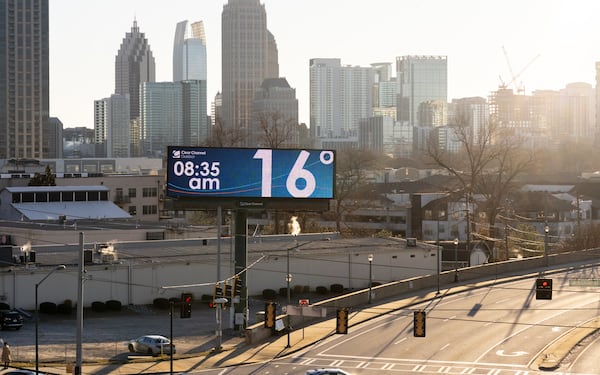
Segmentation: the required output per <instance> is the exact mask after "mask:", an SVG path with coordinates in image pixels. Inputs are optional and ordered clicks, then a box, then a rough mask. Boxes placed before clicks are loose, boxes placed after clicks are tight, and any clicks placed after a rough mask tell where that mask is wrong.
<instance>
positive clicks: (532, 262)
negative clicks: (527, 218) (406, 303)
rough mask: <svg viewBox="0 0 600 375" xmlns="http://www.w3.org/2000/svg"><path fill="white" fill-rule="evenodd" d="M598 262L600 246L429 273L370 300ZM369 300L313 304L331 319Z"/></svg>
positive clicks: (365, 293)
mask: <svg viewBox="0 0 600 375" xmlns="http://www.w3.org/2000/svg"><path fill="white" fill-rule="evenodd" d="M598 261H600V249H589V250H581V251H575V252H568V253H559V254H550V255H549V256H548V257H547V258H546V257H544V256H540V257H533V258H525V259H514V260H508V261H504V262H496V263H488V264H482V265H479V266H474V267H466V268H461V269H458V270H451V271H445V272H442V273H441V274H440V275H439V284H438V277H437V275H427V276H423V277H415V278H410V279H406V280H401V281H394V282H391V283H387V284H383V285H378V286H375V287H372V288H371V301H372V303H378V302H379V301H383V300H385V299H388V298H391V297H395V296H399V295H402V294H405V293H408V292H412V291H416V290H423V291H424V294H425V293H426V291H428V290H431V289H435V288H436V287H437V286H438V285H439V286H440V287H442V288H448V287H450V286H451V285H452V284H453V283H454V282H455V277H456V276H458V281H459V282H464V281H473V280H478V279H483V280H486V279H487V280H489V279H494V278H505V277H508V276H511V275H519V274H523V273H529V272H532V271H534V270H536V269H544V268H545V267H546V264H548V266H549V267H555V266H560V265H564V264H571V263H578V262H582V264H586V263H595V262H598ZM368 302H369V290H368V289H363V290H359V291H355V292H352V293H348V294H344V295H341V296H338V297H334V298H330V299H327V300H323V301H319V302H317V303H314V304H313V305H312V306H320V307H325V308H327V318H332V317H333V316H334V314H335V312H336V310H337V309H338V308H342V307H344V308H349V309H353V308H361V307H364V306H366V305H368ZM282 319H286V318H285V316H284V317H282ZM318 320H322V318H312V319H310V320H309V319H307V318H304V323H305V324H310V323H311V322H314V321H318ZM290 321H291V326H292V327H294V326H297V325H298V324H300V323H301V317H299V316H292V317H291V318H290ZM333 329H334V326H333V325H332V330H333ZM272 334H273V332H272V330H271V329H267V328H264V327H263V325H262V323H261V324H255V325H253V326H249V327H248V328H247V329H246V342H248V343H257V342H260V341H261V340H264V339H265V338H267V337H269V336H270V335H272Z"/></svg>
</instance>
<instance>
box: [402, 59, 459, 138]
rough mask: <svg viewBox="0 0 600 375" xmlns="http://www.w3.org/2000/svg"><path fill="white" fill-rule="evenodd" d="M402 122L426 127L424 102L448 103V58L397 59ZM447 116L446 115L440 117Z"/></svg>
mask: <svg viewBox="0 0 600 375" xmlns="http://www.w3.org/2000/svg"><path fill="white" fill-rule="evenodd" d="M396 79H397V81H398V104H397V106H398V109H397V111H398V121H403V122H408V124H409V125H410V126H422V124H420V122H419V116H418V114H419V107H420V106H421V104H422V103H424V102H431V101H441V102H443V103H446V102H448V63H447V58H446V56H400V57H397V58H396ZM440 116H441V117H445V115H443V114H442V115H440Z"/></svg>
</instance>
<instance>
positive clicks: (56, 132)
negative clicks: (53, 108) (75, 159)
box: [44, 117, 63, 159]
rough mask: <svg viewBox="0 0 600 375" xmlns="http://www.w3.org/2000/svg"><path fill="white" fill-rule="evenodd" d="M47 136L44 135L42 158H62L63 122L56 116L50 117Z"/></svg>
mask: <svg viewBox="0 0 600 375" xmlns="http://www.w3.org/2000/svg"><path fill="white" fill-rule="evenodd" d="M46 134H47V136H44V158H47V159H62V158H63V123H62V121H60V119H59V118H58V117H50V122H49V127H48V131H47V132H46Z"/></svg>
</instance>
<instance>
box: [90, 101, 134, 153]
mask: <svg viewBox="0 0 600 375" xmlns="http://www.w3.org/2000/svg"><path fill="white" fill-rule="evenodd" d="M129 113H130V112H129V96H128V95H119V94H113V95H111V96H110V98H104V99H100V100H95V101H94V134H95V137H96V139H95V141H96V142H95V143H96V144H97V145H103V149H102V154H103V155H102V156H105V157H108V158H128V157H130V156H131V153H130V147H131V139H130V138H131V126H130V121H131V120H130V119H129ZM97 151H99V150H97ZM96 156H100V155H96Z"/></svg>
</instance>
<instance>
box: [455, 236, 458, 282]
mask: <svg viewBox="0 0 600 375" xmlns="http://www.w3.org/2000/svg"><path fill="white" fill-rule="evenodd" d="M457 281H458V238H455V239H454V282H457Z"/></svg>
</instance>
